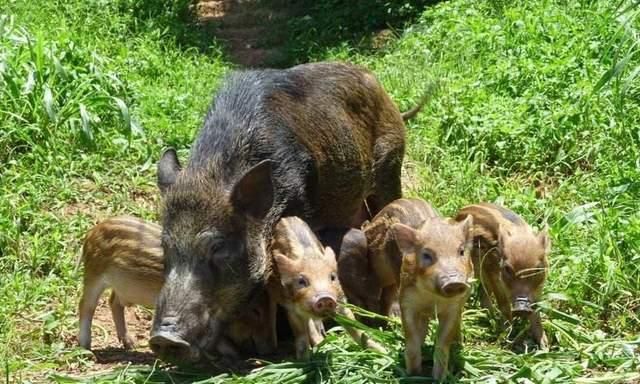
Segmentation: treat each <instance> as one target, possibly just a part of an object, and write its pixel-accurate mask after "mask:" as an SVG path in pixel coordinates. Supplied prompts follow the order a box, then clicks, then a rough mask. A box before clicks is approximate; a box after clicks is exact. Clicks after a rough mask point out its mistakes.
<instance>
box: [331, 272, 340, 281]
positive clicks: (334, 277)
mask: <svg viewBox="0 0 640 384" xmlns="http://www.w3.org/2000/svg"><path fill="white" fill-rule="evenodd" d="M329 278H330V279H331V281H336V279H337V278H338V277H337V276H336V274H335V272H331V274H330V275H329Z"/></svg>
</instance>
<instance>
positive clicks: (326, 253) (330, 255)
mask: <svg viewBox="0 0 640 384" xmlns="http://www.w3.org/2000/svg"><path fill="white" fill-rule="evenodd" d="M324 257H326V258H327V259H329V260H335V259H336V254H335V252H333V249H331V247H324Z"/></svg>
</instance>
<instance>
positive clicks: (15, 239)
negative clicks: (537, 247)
mask: <svg viewBox="0 0 640 384" xmlns="http://www.w3.org/2000/svg"><path fill="white" fill-rule="evenodd" d="M0 3H2V6H1V7H0V9H1V10H2V11H1V12H2V13H3V14H5V15H7V16H6V17H2V18H1V19H0V308H2V311H0V329H2V332H0V373H2V374H1V375H0V377H2V378H3V379H5V378H6V380H7V381H8V382H20V381H23V380H28V379H30V380H45V381H57V382H75V380H74V379H72V378H70V377H69V376H68V375H65V372H66V371H68V370H70V369H72V368H77V367H78V366H80V367H91V366H92V365H93V363H92V362H91V360H90V359H89V357H88V355H87V354H86V353H85V352H83V351H81V350H80V349H77V348H75V347H74V340H73V335H75V333H76V330H77V320H76V313H75V311H76V303H77V300H78V293H79V288H80V285H79V274H78V273H77V272H76V271H75V270H74V266H75V262H76V258H77V256H78V254H79V250H80V245H81V239H82V236H83V234H84V233H85V232H86V230H88V229H89V228H90V227H91V225H92V224H93V223H95V222H96V221H97V220H98V219H101V218H104V217H108V216H111V215H115V214H120V213H129V214H134V215H138V216H141V217H144V218H148V219H154V220H155V219H156V204H157V200H158V198H157V191H156V187H155V174H154V169H155V162H156V161H157V158H158V156H159V153H160V151H161V149H162V148H163V147H165V146H176V147H178V148H180V149H181V154H182V155H186V154H187V153H188V145H189V143H190V142H191V140H192V139H193V137H194V135H195V132H196V130H197V128H198V127H199V125H200V123H201V121H202V117H203V115H204V112H205V110H206V107H207V105H208V103H209V101H210V99H211V95H212V94H213V92H214V90H215V88H216V85H217V83H218V81H219V79H220V78H221V76H222V75H223V74H224V73H226V72H227V71H228V70H230V69H231V68H232V66H231V65H230V63H228V62H227V61H226V60H225V56H224V52H223V51H222V50H221V49H220V47H219V45H218V44H217V43H216V41H215V40H213V39H211V38H210V35H208V34H207V33H206V31H205V30H203V29H201V28H199V27H198V26H196V25H193V24H191V23H190V22H189V20H190V18H189V13H188V7H187V5H188V4H187V2H186V1H184V0H180V1H174V2H164V1H159V0H147V1H143V0H112V1H107V0H89V1H78V0H73V1H52V2H46V3H44V4H40V2H26V1H13V2H12V1H7V0H0ZM383 3H384V2H376V7H373V8H372V10H371V12H370V13H369V14H367V13H366V12H367V9H366V8H365V9H363V8H362V7H355V8H354V9H353V10H352V11H353V12H346V11H345V9H343V8H340V7H339V5H340V4H338V2H335V1H326V2H317V6H316V8H314V9H313V10H312V11H310V14H311V15H313V16H314V17H318V19H317V20H315V19H314V20H312V22H313V23H314V24H313V25H312V26H313V27H314V28H316V29H315V31H319V30H321V31H323V35H322V36H320V37H318V38H317V39H316V38H315V37H314V35H313V30H312V29H309V28H308V27H309V26H310V24H309V23H310V21H309V19H308V18H307V19H304V18H300V19H293V20H292V21H291V23H290V25H289V27H290V29H291V33H293V36H297V37H296V39H293V40H292V43H291V46H290V52H291V54H292V55H294V56H293V57H292V61H305V60H321V59H340V60H349V61H353V62H357V63H360V64H363V65H365V66H367V67H369V68H370V69H371V70H373V71H374V72H375V73H376V74H377V75H378V76H379V78H380V79H381V80H382V82H383V83H384V85H385V87H386V89H387V90H388V91H389V93H390V94H391V95H392V97H393V99H394V100H396V101H397V102H398V104H399V105H400V106H401V109H403V110H404V109H407V108H409V107H410V106H411V105H413V103H414V102H415V101H416V100H418V98H419V97H420V94H421V91H422V90H423V88H424V86H425V84H427V83H428V82H429V81H431V80H433V79H439V80H440V81H441V84H442V86H441V88H440V91H439V92H438V94H437V95H436V96H435V97H434V99H433V101H432V103H431V104H430V105H428V106H427V107H426V108H425V110H424V111H423V112H422V113H421V114H420V115H419V116H418V117H417V118H416V120H415V121H413V122H411V123H410V124H409V148H408V159H407V163H408V165H407V169H409V170H410V172H409V177H407V186H406V187H405V189H406V190H407V194H410V195H414V196H421V197H423V198H425V199H427V200H429V201H431V202H433V204H434V205H435V206H437V207H438V208H439V209H440V210H441V211H442V212H443V213H445V214H452V213H454V212H455V211H456V209H458V208H459V207H461V206H463V205H464V204H467V203H471V202H476V201H482V200H488V201H498V202H502V203H503V204H505V205H506V206H508V207H511V208H512V209H514V210H516V211H517V212H518V213H520V214H521V215H522V216H523V217H524V218H526V219H527V220H528V221H529V222H530V223H532V224H533V225H534V226H537V227H541V226H542V225H543V224H544V223H548V224H549V225H550V229H551V234H552V237H553V252H552V254H551V270H550V276H549V280H548V283H547V285H546V287H545V301H544V302H543V303H542V305H541V307H542V311H543V313H544V316H543V319H544V326H545V329H546V331H547V333H548V334H549V336H550V337H551V340H552V348H551V350H550V351H549V352H539V351H535V349H530V350H527V351H521V350H518V348H514V346H513V345H512V339H513V336H514V335H506V334H496V333H495V332H493V331H492V329H491V326H493V325H495V324H494V322H493V321H492V320H491V319H488V318H487V315H486V314H485V313H484V312H483V311H480V310H478V305H477V303H476V302H475V301H473V300H472V301H471V302H470V303H469V306H468V309H467V311H466V313H465V318H464V335H465V345H464V348H463V350H462V351H460V352H459V353H458V354H457V356H456V357H455V359H454V360H455V361H454V362H455V366H456V367H457V368H458V369H457V371H456V375H455V377H453V378H451V381H452V382H454V381H460V382H521V383H530V382H533V383H552V382H579V383H595V382H599V383H610V382H624V381H635V382H637V381H640V374H638V371H639V370H640V352H639V351H640V349H639V348H640V345H639V344H640V338H639V334H640V299H639V297H640V208H639V207H640V128H639V127H640V79H639V76H638V75H639V74H640V37H639V36H640V35H639V33H638V31H639V30H640V17H638V13H639V12H640V8H639V7H638V6H637V2H635V5H634V4H633V3H632V2H623V3H620V5H619V6H618V2H610V1H582V2H565V1H560V0H556V1H552V0H547V1H544V0H536V1H527V2H525V1H515V2H506V1H488V0H487V1H472V0H451V1H445V2H441V3H439V4H437V5H432V6H429V7H428V8H426V9H425V10H424V12H423V13H421V12H420V11H419V10H420V8H419V7H418V5H417V4H419V3H420V2H418V1H416V2H409V1H407V2H387V3H384V4H383ZM405 3H406V4H405ZM342 5H343V6H346V5H344V4H342ZM379 6H387V7H389V9H391V11H392V12H391V16H390V22H392V23H393V24H394V26H395V27H397V26H398V25H400V24H399V20H411V23H410V24H409V25H407V27H406V28H405V29H404V30H399V29H398V30H395V32H396V35H397V37H396V38H394V39H392V40H391V41H390V42H388V43H387V44H386V45H384V46H383V47H382V48H378V49H372V48H371V47H367V46H366V44H367V42H366V41H364V40H366V39H364V40H363V37H362V36H363V34H366V33H369V32H368V31H369V29H370V28H377V27H379V25H378V24H379V20H380V17H381V16H380V15H381V14H380V13H379V12H380V7H379ZM403 6H404V8H402V7H403ZM332 9H333V10H335V12H336V13H335V14H331V12H332V11H331V10H332ZM318 10H322V11H323V12H324V15H325V16H323V17H319V16H317V14H316V13H317V11H318ZM347 10H349V8H347ZM314 12H316V13H314ZM403 12H404V13H403ZM371 20H373V21H371ZM331 23H334V24H331ZM338 24H344V25H348V26H349V28H346V32H345V29H344V28H343V29H341V28H338V27H337V25H338ZM323 26H324V27H325V28H324V29H322V28H321V27H323ZM305 28H306V29H305ZM368 28H369V29H368ZM354 31H355V32H354ZM358 31H359V32H358ZM362 31H365V32H366V33H365V32H362ZM488 325H490V326H488ZM515 331H516V332H514V333H517V331H518V327H516V330H515ZM375 336H376V337H377V338H379V339H380V340H381V341H382V342H384V343H385V344H386V345H387V346H388V347H389V349H390V350H392V353H391V354H390V355H389V356H380V355H377V354H374V353H369V352H363V351H359V350H358V348H357V347H355V346H354V345H353V344H352V343H351V342H350V341H349V339H348V338H347V337H346V336H345V335H343V334H342V332H340V331H339V329H337V330H336V331H335V332H334V333H332V335H331V336H330V337H328V338H327V341H326V342H325V343H323V344H322V345H321V346H320V348H319V349H318V351H317V353H315V354H314V357H313V359H312V360H311V361H310V362H302V363H301V362H279V363H275V364H271V365H267V366H266V367H265V368H263V369H261V370H256V371H254V372H252V373H249V374H246V375H231V374H222V375H219V376H215V375H214V376H213V377H211V376H212V374H207V373H206V372H191V371H189V370H180V371H176V370H172V369H170V368H168V367H164V366H162V365H158V366H153V367H152V366H135V367H133V366H132V367H128V368H127V369H125V370H116V371H114V372H112V373H108V374H101V375H99V376H97V377H90V376H86V377H83V378H81V379H78V380H79V381H84V382H113V381H116V382H122V383H131V382H136V383H138V382H139V383H143V382H164V381H169V380H175V381H194V380H201V381H200V382H203V383H217V382H223V380H224V382H227V381H228V382H238V383H253V382H255V383H258V382H265V381H274V382H287V383H302V382H315V381H328V382H352V383H356V382H358V383H361V382H389V381H397V380H400V381H403V382H418V381H419V380H417V379H409V378H406V377H405V375H404V368H403V359H402V348H403V346H402V345H403V342H402V337H401V332H400V327H399V324H397V323H395V324H394V325H393V326H392V327H391V329H390V330H388V331H384V332H377V333H376V334H375ZM114 343H115V340H114ZM431 346H432V342H430V341H429V342H427V343H426V344H425V347H424V349H425V359H426V362H425V366H427V367H428V366H429V365H430V364H431V357H430V353H431V351H432V349H431ZM54 372H57V373H56V374H54ZM43 377H46V379H44V378H43Z"/></svg>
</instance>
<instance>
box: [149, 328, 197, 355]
mask: <svg viewBox="0 0 640 384" xmlns="http://www.w3.org/2000/svg"><path fill="white" fill-rule="evenodd" d="M149 346H150V347H151V350H152V351H153V352H154V353H155V354H156V355H158V356H159V357H160V358H161V359H162V360H166V361H170V362H191V361H195V360H197V359H198V356H197V355H198V354H197V352H196V350H195V349H193V348H192V347H191V345H190V344H189V343H188V342H187V341H185V340H183V339H182V338H180V337H179V336H178V335H177V334H175V333H171V332H162V331H160V332H156V333H154V334H153V335H152V336H151V339H150V340H149Z"/></svg>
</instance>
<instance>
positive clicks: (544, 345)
mask: <svg viewBox="0 0 640 384" xmlns="http://www.w3.org/2000/svg"><path fill="white" fill-rule="evenodd" d="M529 323H530V327H531V328H530V331H531V337H533V340H535V342H536V343H537V344H538V347H540V349H545V350H546V349H548V348H549V341H548V340H547V335H546V334H545V332H544V328H543V327H542V319H540V313H539V312H538V311H537V310H536V311H534V312H533V313H532V314H531V315H529Z"/></svg>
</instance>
